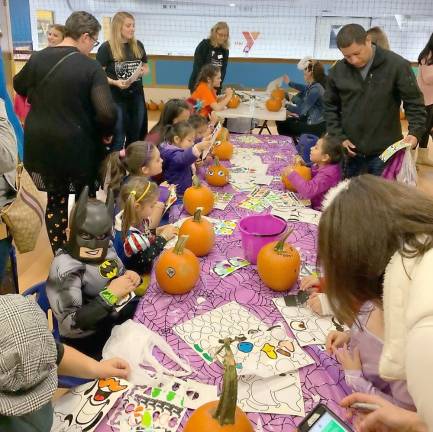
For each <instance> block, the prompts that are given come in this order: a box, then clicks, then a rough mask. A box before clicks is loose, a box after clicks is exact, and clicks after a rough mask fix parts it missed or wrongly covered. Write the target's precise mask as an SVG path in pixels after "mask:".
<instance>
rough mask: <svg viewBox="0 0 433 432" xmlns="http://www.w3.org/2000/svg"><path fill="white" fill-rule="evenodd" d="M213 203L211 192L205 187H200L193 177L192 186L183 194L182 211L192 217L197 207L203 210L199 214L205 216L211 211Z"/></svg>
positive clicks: (198, 181) (195, 177)
mask: <svg viewBox="0 0 433 432" xmlns="http://www.w3.org/2000/svg"><path fill="white" fill-rule="evenodd" d="M214 202H215V198H214V195H213V192H212V191H211V190H210V189H209V188H208V187H207V186H205V185H202V184H201V183H200V180H199V179H198V177H197V176H193V178H192V186H191V187H189V188H188V189H187V190H186V191H185V193H184V194H183V207H184V209H185V210H186V211H187V212H188V213H189V214H190V215H193V214H194V213H195V210H196V209H197V207H201V208H202V209H203V210H202V212H201V214H202V215H207V214H209V213H210V212H211V211H212V209H213V205H214Z"/></svg>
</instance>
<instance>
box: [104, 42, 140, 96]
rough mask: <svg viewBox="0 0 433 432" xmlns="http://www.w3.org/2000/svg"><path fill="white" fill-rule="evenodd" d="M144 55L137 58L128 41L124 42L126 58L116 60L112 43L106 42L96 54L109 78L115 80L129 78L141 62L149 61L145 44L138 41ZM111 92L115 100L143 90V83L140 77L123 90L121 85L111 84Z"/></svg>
mask: <svg viewBox="0 0 433 432" xmlns="http://www.w3.org/2000/svg"><path fill="white" fill-rule="evenodd" d="M137 43H138V46H139V47H140V49H141V51H142V52H143V55H142V56H141V58H137V57H136V56H135V55H134V53H133V52H132V49H131V46H130V45H129V44H128V43H124V44H123V52H124V53H125V60H123V61H115V60H114V58H113V54H112V53H111V48H110V44H109V43H108V42H104V43H103V44H102V45H101V46H100V48H99V50H98V54H96V60H98V62H99V63H100V64H101V66H102V67H103V68H105V72H106V74H107V76H108V78H111V79H113V80H127V79H128V78H129V77H131V75H132V74H133V73H134V72H135V70H136V69H137V67H138V65H139V64H140V62H142V63H147V55H146V51H145V49H144V46H143V44H142V43H141V42H140V41H137ZM110 88H111V93H112V94H113V98H114V100H119V99H122V98H125V97H128V96H129V95H131V94H133V93H136V92H143V85H142V83H141V79H138V80H137V81H135V82H134V83H132V84H131V85H130V87H129V88H127V89H126V90H121V89H120V88H119V87H116V86H110Z"/></svg>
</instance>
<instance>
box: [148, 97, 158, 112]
mask: <svg viewBox="0 0 433 432" xmlns="http://www.w3.org/2000/svg"><path fill="white" fill-rule="evenodd" d="M149 110H150V111H157V110H158V104H157V103H156V102H154V101H153V100H152V99H151V100H150V102H149Z"/></svg>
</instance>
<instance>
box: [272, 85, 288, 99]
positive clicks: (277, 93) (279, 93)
mask: <svg viewBox="0 0 433 432" xmlns="http://www.w3.org/2000/svg"><path fill="white" fill-rule="evenodd" d="M285 94H286V93H285V91H284V90H283V89H282V88H281V87H277V88H276V89H274V90H272V93H271V97H273V98H274V99H280V100H283V99H284V96H285Z"/></svg>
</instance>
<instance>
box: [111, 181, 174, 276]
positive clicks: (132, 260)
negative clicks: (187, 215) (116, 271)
mask: <svg viewBox="0 0 433 432" xmlns="http://www.w3.org/2000/svg"><path fill="white" fill-rule="evenodd" d="M158 195H159V190H158V186H157V185H156V183H153V182H151V181H149V180H148V179H147V178H145V177H130V178H129V179H128V181H127V182H126V183H124V184H123V186H122V187H121V189H120V204H121V208H122V210H121V212H120V213H119V214H117V215H116V223H115V230H116V233H115V239H114V246H115V248H116V251H117V254H118V255H119V257H120V258H121V260H122V262H123V263H124V264H125V267H126V268H127V269H129V270H134V271H136V272H137V273H139V274H140V275H143V274H145V275H148V274H149V273H150V271H151V268H152V263H153V260H154V259H155V258H156V257H157V256H158V255H159V254H160V253H161V252H162V250H163V249H164V246H165V244H166V243H167V241H168V240H171V239H172V238H173V237H175V236H176V234H177V228H175V227H174V226H173V225H164V226H162V227H158V228H156V232H155V233H154V232H153V231H152V230H151V228H150V220H149V217H150V216H151V214H152V209H153V207H154V206H155V204H156V203H157V202H158Z"/></svg>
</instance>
